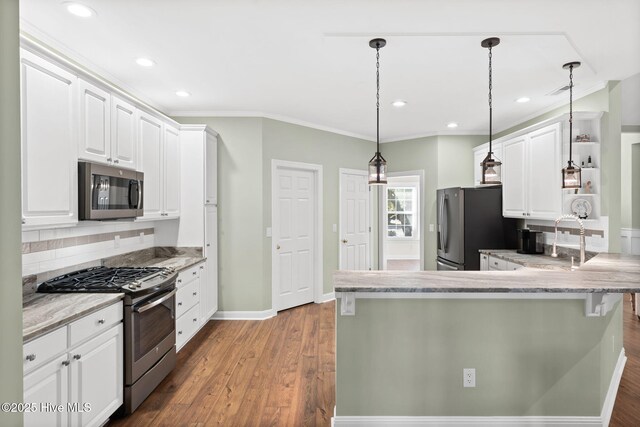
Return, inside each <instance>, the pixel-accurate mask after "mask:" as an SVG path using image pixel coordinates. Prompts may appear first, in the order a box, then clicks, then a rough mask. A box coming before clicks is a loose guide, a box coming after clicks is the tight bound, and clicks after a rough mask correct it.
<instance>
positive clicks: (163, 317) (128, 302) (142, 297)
mask: <svg viewBox="0 0 640 427" xmlns="http://www.w3.org/2000/svg"><path fill="white" fill-rule="evenodd" d="M177 275H178V274H177V273H176V272H175V271H174V270H172V269H167V268H156V267H147V268H130V267H123V268H108V267H94V268H88V269H86V270H79V271H76V272H73V273H69V274H65V275H63V276H59V277H56V278H54V279H51V280H48V281H46V282H43V283H41V284H40V285H39V286H38V292H44V293H72V292H84V293H93V292H98V293H104V292H114V293H124V294H125V297H124V320H123V322H124V385H125V388H124V407H123V412H124V414H130V413H131V412H133V411H135V409H136V408H137V407H138V406H140V404H141V403H142V402H143V401H144V400H145V399H146V398H147V396H149V394H150V393H151V392H152V391H153V390H154V389H155V388H156V387H157V386H158V384H160V382H161V381H162V380H163V379H164V378H165V377H166V376H167V375H168V374H169V372H171V371H172V370H173V368H174V367H175V364H176V346H175V344H176V331H175V309H176V306H175V305H176V304H175V293H176V286H175V284H176V277H177Z"/></svg>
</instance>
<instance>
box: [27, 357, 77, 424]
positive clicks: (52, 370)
mask: <svg viewBox="0 0 640 427" xmlns="http://www.w3.org/2000/svg"><path fill="white" fill-rule="evenodd" d="M65 363H67V355H66V354H64V355H62V356H60V357H58V358H56V359H55V360H52V361H51V362H49V363H47V364H46V365H44V366H42V367H40V368H38V369H36V370H35V371H33V372H32V373H30V374H29V375H27V376H25V377H24V402H25V403H34V404H36V405H37V409H38V410H37V411H36V412H28V413H25V414H24V425H25V427H30V426H34V427H40V426H56V427H57V426H67V425H68V418H67V414H68V411H67V402H68V398H69V388H68V387H69V368H68V367H67V366H65ZM42 405H45V407H49V408H51V407H53V406H58V405H63V410H62V411H54V410H49V411H47V410H42V409H43V407H42Z"/></svg>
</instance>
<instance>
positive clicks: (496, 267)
mask: <svg viewBox="0 0 640 427" xmlns="http://www.w3.org/2000/svg"><path fill="white" fill-rule="evenodd" d="M521 268H524V265H522V264H518V263H515V262H511V261H506V260H504V259H500V258H496V257H494V256H490V255H487V254H480V270H481V271H513V270H520V269H521Z"/></svg>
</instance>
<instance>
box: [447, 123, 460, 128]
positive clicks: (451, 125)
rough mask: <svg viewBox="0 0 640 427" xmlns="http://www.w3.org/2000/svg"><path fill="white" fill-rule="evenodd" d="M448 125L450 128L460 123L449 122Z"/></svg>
mask: <svg viewBox="0 0 640 427" xmlns="http://www.w3.org/2000/svg"><path fill="white" fill-rule="evenodd" d="M447 127H448V128H449V129H455V128H457V127H458V124H457V123H456V122H450V123H447Z"/></svg>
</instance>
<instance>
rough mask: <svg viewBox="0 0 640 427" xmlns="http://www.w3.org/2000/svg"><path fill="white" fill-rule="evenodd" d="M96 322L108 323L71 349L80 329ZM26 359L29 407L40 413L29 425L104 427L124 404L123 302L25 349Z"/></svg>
mask: <svg viewBox="0 0 640 427" xmlns="http://www.w3.org/2000/svg"><path fill="white" fill-rule="evenodd" d="M114 312H115V313H119V317H117V318H115V317H113V313H114ZM94 317H97V318H98V319H99V320H102V319H105V320H104V321H103V322H100V323H99V327H98V326H96V328H95V330H94V331H93V333H92V334H91V335H89V336H85V337H84V338H85V339H83V340H82V341H81V342H79V343H78V344H77V345H74V344H71V345H69V346H67V343H68V342H71V338H70V337H71V330H72V328H73V327H74V325H80V324H87V321H86V319H90V320H92V319H93V318H94ZM89 323H93V322H89ZM103 325H104V326H103ZM24 354H25V364H24V372H25V376H24V403H25V404H30V405H33V406H32V408H33V409H35V411H33V412H27V413H25V415H24V425H25V426H65V427H68V426H71V427H76V426H78V427H80V426H82V427H86V426H100V425H102V424H104V422H105V421H106V420H107V419H108V418H109V417H110V416H111V415H112V414H113V413H114V412H115V411H116V409H118V407H120V405H122V402H123V390H124V384H123V379H124V371H123V369H124V360H123V355H124V352H123V326H122V302H120V301H119V302H118V303H117V304H114V305H111V306H109V307H106V308H103V309H101V310H99V311H97V312H95V313H92V314H90V315H88V316H86V317H84V318H81V319H79V320H76V321H75V322H74V323H72V324H70V325H67V326H63V327H61V328H59V329H56V330H55V331H53V332H50V333H48V334H46V335H44V336H42V337H40V338H37V339H35V340H33V341H31V342H29V343H27V344H25V345H24Z"/></svg>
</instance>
